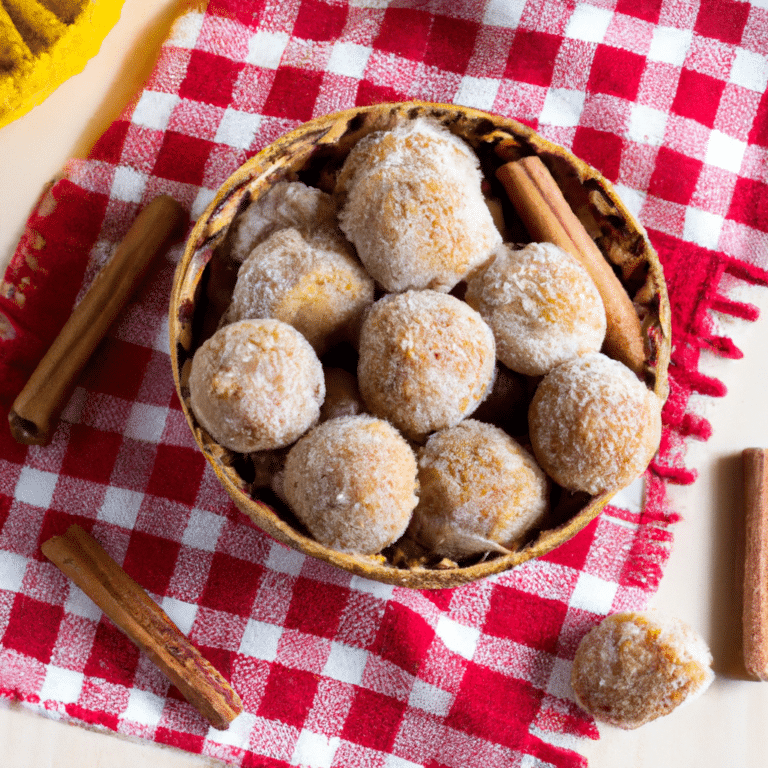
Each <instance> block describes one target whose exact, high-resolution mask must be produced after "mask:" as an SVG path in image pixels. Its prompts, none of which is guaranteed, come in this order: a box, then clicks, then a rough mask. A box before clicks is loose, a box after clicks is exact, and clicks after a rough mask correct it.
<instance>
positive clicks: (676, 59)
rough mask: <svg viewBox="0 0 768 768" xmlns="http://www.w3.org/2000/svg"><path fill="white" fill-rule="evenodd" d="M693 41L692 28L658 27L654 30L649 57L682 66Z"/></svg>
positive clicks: (652, 59)
mask: <svg viewBox="0 0 768 768" xmlns="http://www.w3.org/2000/svg"><path fill="white" fill-rule="evenodd" d="M692 42H693V32H692V31H691V30H690V29H677V28H676V27H656V29H654V30H653V39H652V40H651V47H650V50H649V51H648V58H649V59H650V60H651V61H659V62H662V63H663V64H673V65H674V66H676V67H682V66H683V63H684V62H685V57H686V56H687V55H688V50H689V49H690V47H691V43H692Z"/></svg>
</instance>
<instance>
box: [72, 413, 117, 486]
mask: <svg viewBox="0 0 768 768" xmlns="http://www.w3.org/2000/svg"><path fill="white" fill-rule="evenodd" d="M121 442H122V437H121V436H120V435H116V434H113V433H112V432H101V431H99V430H97V429H91V428H90V427H86V426H84V425H83V424H72V425H71V427H70V433H69V445H68V447H67V453H66V454H65V456H64V461H63V462H62V463H61V472H62V474H65V475H71V476H72V477H81V478H83V479H85V480H91V481H92V482H94V483H107V482H109V478H110V475H111V474H112V467H113V466H114V463H115V459H116V458H117V454H118V451H119V450H120V443H121Z"/></svg>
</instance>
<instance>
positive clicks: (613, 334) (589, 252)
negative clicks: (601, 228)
mask: <svg viewBox="0 0 768 768" xmlns="http://www.w3.org/2000/svg"><path fill="white" fill-rule="evenodd" d="M496 176H497V178H498V179H499V181H500V182H501V183H502V185H503V186H504V190H505V191H506V193H507V195H508V196H509V199H510V200H511V202H512V204H513V205H514V207H515V210H516V211H517V213H518V214H519V216H520V218H521V219H522V221H523V224H524V225H525V228H526V229H527V230H528V234H529V235H530V236H531V237H532V238H533V240H534V241H536V242H549V243H554V244H555V245H559V246H560V247H561V248H562V249H563V250H565V251H568V252H569V253H570V254H572V255H573V256H575V257H576V258H577V259H578V260H579V262H580V263H581V264H582V266H583V267H584V268H585V269H586V270H587V272H588V273H589V275H590V277H591V278H592V280H593V282H594V283H595V285H596V286H597V290H598V291H599V293H600V296H601V298H602V300H603V304H604V305H605V314H606V317H607V320H608V328H607V331H606V336H605V342H604V345H603V346H604V349H605V352H606V354H608V355H609V356H610V357H613V358H615V359H617V360H620V361H621V362H622V363H624V364H625V365H627V366H628V367H629V368H631V369H632V370H633V371H635V373H637V374H640V373H641V372H642V370H643V364H644V362H645V350H644V345H643V337H642V331H641V327H640V320H639V318H638V316H637V313H636V312H635V309H634V307H633V305H632V300H631V299H630V298H629V295H628V294H627V292H626V290H625V289H624V286H623V285H622V284H621V282H620V280H619V278H618V277H617V276H616V273H615V272H614V271H613V269H612V268H611V266H610V264H609V263H608V262H607V261H606V260H605V257H604V256H603V254H602V252H601V251H600V249H599V248H598V247H597V244H596V243H595V241H594V240H593V239H592V238H591V237H590V236H589V233H588V232H587V230H586V229H585V228H584V225H583V224H582V223H581V222H580V221H579V219H578V218H577V216H576V214H575V213H574V212H573V210H572V209H571V206H570V205H569V204H568V201H567V200H566V199H565V197H564V196H563V193H562V192H561V190H560V187H558V186H557V182H556V181H555V180H554V178H552V175H551V174H550V172H549V170H548V169H547V167H546V165H544V163H543V162H542V160H541V159H540V158H539V157H538V156H537V155H530V156H527V157H523V158H520V159H519V160H513V161H511V162H508V163H505V164H504V165H502V166H500V167H499V169H498V170H497V171H496Z"/></svg>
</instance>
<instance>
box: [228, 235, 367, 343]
mask: <svg viewBox="0 0 768 768" xmlns="http://www.w3.org/2000/svg"><path fill="white" fill-rule="evenodd" d="M372 302H373V280H372V279H371V278H370V277H369V276H368V275H367V274H366V272H365V270H364V269H363V267H362V266H361V265H360V262H358V260H357V259H356V258H355V256H354V255H353V253H352V248H351V246H350V245H349V243H347V242H346V241H345V240H344V239H343V238H342V237H341V236H339V237H338V238H337V239H336V241H335V243H334V242H332V241H331V240H330V239H328V240H327V241H325V242H324V243H323V246H322V247H319V246H318V244H317V243H316V242H314V241H311V240H306V239H305V238H304V237H303V236H302V234H301V233H300V232H299V231H298V230H296V229H283V230H280V231H278V232H275V233H274V234H272V235H270V236H269V237H268V238H267V239H266V240H265V241H264V242H263V243H261V244H260V245H257V246H256V247H255V248H254V249H253V251H251V255H250V256H249V257H248V258H247V259H246V260H245V261H244V262H243V264H242V266H241V267H240V270H239V271H238V273H237V283H236V285H235V290H234V293H233V294H232V302H231V304H230V307H229V309H228V311H227V315H226V321H228V322H234V321H236V320H244V319H247V318H257V317H272V318H275V319H277V320H282V321H283V322H285V323H288V324H289V325H292V326H293V327H294V328H296V330H297V331H299V332H300V333H301V334H303V336H304V337H305V338H306V339H307V341H309V343H310V344H311V345H312V346H313V347H314V349H315V351H316V352H317V354H318V355H322V354H323V352H325V351H326V349H327V348H328V347H329V346H331V345H332V344H333V343H334V342H336V341H338V340H340V338H341V337H342V336H343V334H344V332H345V331H346V330H347V329H348V328H352V326H354V325H355V323H356V322H357V321H359V319H360V316H361V314H362V312H363V310H364V309H365V308H366V307H367V306H368V305H369V304H371V303H372Z"/></svg>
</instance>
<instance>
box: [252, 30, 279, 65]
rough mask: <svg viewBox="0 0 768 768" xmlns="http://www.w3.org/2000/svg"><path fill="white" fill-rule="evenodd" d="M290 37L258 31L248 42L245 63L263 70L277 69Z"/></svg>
mask: <svg viewBox="0 0 768 768" xmlns="http://www.w3.org/2000/svg"><path fill="white" fill-rule="evenodd" d="M289 40H290V36H289V35H288V34H287V33H286V32H265V31H263V30H259V31H258V32H257V33H256V34H255V35H254V36H253V37H252V38H251V39H250V40H249V41H248V56H247V57H246V59H245V60H246V62H247V63H248V64H253V65H255V66H257V67H264V69H277V68H278V66H280V59H282V57H283V52H284V51H285V48H286V46H287V45H288V41H289Z"/></svg>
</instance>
